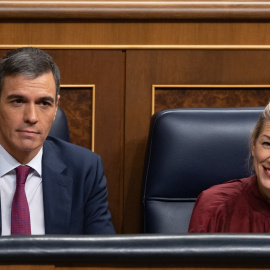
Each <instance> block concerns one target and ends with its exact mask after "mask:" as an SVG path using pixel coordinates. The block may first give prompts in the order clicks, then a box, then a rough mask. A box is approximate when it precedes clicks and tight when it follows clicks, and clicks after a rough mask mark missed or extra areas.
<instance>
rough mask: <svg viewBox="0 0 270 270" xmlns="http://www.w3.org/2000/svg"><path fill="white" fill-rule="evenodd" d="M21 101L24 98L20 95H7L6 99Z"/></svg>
mask: <svg viewBox="0 0 270 270" xmlns="http://www.w3.org/2000/svg"><path fill="white" fill-rule="evenodd" d="M18 98H19V99H22V98H24V96H22V95H9V96H7V99H18Z"/></svg>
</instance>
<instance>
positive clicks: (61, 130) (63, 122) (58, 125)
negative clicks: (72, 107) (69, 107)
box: [49, 107, 70, 142]
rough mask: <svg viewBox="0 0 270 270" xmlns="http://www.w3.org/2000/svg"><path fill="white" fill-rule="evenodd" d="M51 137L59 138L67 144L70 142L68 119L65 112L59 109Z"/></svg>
mask: <svg viewBox="0 0 270 270" xmlns="http://www.w3.org/2000/svg"><path fill="white" fill-rule="evenodd" d="M49 136H53V137H57V138H60V139H62V140H65V141H67V142H69V141H70V137H69V128H68V122H67V118H66V115H65V113H64V111H63V110H62V109H61V108H59V107H58V110H57V113H56V116H55V119H54V121H53V123H52V126H51V130H50V132H49Z"/></svg>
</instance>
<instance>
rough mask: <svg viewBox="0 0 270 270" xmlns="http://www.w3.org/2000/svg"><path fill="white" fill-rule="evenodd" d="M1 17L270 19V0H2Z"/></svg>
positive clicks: (0, 4) (0, 3) (0, 5)
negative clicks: (254, 0) (212, 0)
mask: <svg viewBox="0 0 270 270" xmlns="http://www.w3.org/2000/svg"><path fill="white" fill-rule="evenodd" d="M0 18H2V19H7V18H10V19H11V18H13V19H14V18H21V19H22V18H30V19H31V18H32V19H33V18H39V19H169V20H175V19H241V20H242V19H247V20H248V19H270V2H268V1H260V2H250V1H249V2H246V1H226V2H224V1H215V2H211V1H192V2H187V1H180V2H178V1H177V2H176V1H165V0H163V1H130V2H128V1H100V2H99V1H83V2H82V1H78V2H76V1H70V0H67V1H53V2H51V1H48V0H47V1H1V2H0Z"/></svg>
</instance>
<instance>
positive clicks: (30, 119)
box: [24, 104, 38, 124]
mask: <svg viewBox="0 0 270 270" xmlns="http://www.w3.org/2000/svg"><path fill="white" fill-rule="evenodd" d="M37 121H38V114H37V108H36V106H35V104H27V105H26V106H25V110H24V122H26V123H31V124H35V123H36V122H37Z"/></svg>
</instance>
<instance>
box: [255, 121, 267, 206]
mask: <svg viewBox="0 0 270 270" xmlns="http://www.w3.org/2000/svg"><path fill="white" fill-rule="evenodd" d="M252 155H253V164H254V169H255V172H256V174H257V181H258V187H259V190H260V192H261V194H262V195H263V197H264V198H265V199H266V200H267V201H268V202H270V121H267V122H265V123H264V126H263V128H262V131H261V133H260V135H259V137H258V139H257V141H256V142H255V144H254V145H253V146H252Z"/></svg>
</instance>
